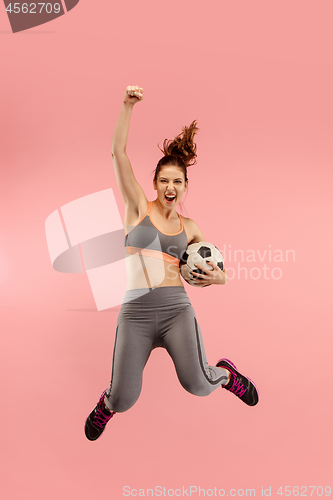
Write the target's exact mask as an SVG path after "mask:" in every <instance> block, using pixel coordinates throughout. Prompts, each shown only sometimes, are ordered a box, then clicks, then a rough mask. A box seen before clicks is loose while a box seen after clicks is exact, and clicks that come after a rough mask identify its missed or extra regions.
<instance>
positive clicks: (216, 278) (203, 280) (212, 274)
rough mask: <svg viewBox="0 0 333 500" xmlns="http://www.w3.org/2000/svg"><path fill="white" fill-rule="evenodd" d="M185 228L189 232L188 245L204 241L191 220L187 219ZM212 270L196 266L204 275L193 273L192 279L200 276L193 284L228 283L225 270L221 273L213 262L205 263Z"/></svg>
mask: <svg viewBox="0 0 333 500" xmlns="http://www.w3.org/2000/svg"><path fill="white" fill-rule="evenodd" d="M187 226H188V231H189V232H190V235H191V236H190V238H191V240H190V241H189V243H188V244H189V245H191V244H192V243H199V241H206V240H205V238H204V236H203V234H202V232H201V231H200V229H199V228H198V226H197V224H196V223H195V222H194V221H193V220H192V219H187ZM207 264H209V265H210V266H211V267H212V268H213V269H212V270H209V269H205V268H204V267H202V266H199V265H197V267H198V268H199V269H201V270H202V271H205V273H206V274H205V275H202V274H198V273H195V272H193V273H192V276H193V278H196V277H197V276H200V278H199V279H198V280H197V281H194V282H195V283H198V284H200V285H225V284H226V282H227V281H228V275H227V273H226V270H225V269H224V270H223V271H222V270H221V269H220V268H219V267H218V266H217V265H216V264H214V263H213V262H207Z"/></svg>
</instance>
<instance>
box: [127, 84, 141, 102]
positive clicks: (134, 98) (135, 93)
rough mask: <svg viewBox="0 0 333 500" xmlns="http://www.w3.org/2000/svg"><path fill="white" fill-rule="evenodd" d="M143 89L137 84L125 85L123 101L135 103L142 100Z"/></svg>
mask: <svg viewBox="0 0 333 500" xmlns="http://www.w3.org/2000/svg"><path fill="white" fill-rule="evenodd" d="M142 94H143V89H142V88H141V87H138V86H137V85H135V86H131V85H129V86H128V87H126V90H125V94H124V102H126V103H130V104H135V103H136V102H138V101H142V99H143V96H142Z"/></svg>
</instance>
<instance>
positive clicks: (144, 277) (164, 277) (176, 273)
mask: <svg viewBox="0 0 333 500" xmlns="http://www.w3.org/2000/svg"><path fill="white" fill-rule="evenodd" d="M125 263H126V271H127V290H134V289H137V288H157V287H162V286H184V285H183V283H182V281H181V278H180V269H179V267H178V266H176V265H175V264H170V263H168V262H165V261H164V260H162V259H156V258H154V257H146V256H140V255H138V254H134V255H127V256H126V259H125Z"/></svg>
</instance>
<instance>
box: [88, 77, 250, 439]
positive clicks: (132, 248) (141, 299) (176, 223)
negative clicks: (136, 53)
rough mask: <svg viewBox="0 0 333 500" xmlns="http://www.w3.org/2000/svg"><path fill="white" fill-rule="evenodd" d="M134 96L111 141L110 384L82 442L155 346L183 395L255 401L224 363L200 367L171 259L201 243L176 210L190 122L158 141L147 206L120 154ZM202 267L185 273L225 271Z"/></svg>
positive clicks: (197, 339) (137, 91) (190, 315)
mask: <svg viewBox="0 0 333 500" xmlns="http://www.w3.org/2000/svg"><path fill="white" fill-rule="evenodd" d="M142 99H143V89H142V88H140V87H138V86H134V87H133V86H128V87H127V88H126V91H125V94H124V98H123V103H122V107H121V111H120V114H119V117H118V121H117V123H116V126H115V129H114V133H113V138H112V160H113V165H114V168H115V172H116V178H117V183H118V186H119V189H120V191H121V194H122V196H123V199H124V201H125V221H124V225H125V232H126V236H125V251H126V259H125V262H126V268H127V291H126V294H125V298H124V301H123V304H122V306H121V310H120V313H119V316H118V320H117V326H116V334H115V341H114V348H113V362H112V374H111V383H110V387H109V388H108V389H106V390H105V391H104V392H103V394H102V395H101V397H100V399H99V401H98V403H97V405H96V407H95V408H94V409H93V411H92V412H91V413H90V415H89V416H88V418H87V420H86V423H85V434H86V437H87V438H88V439H89V440H90V441H95V440H96V439H97V438H98V437H99V436H100V435H101V434H102V432H103V431H104V429H105V426H106V424H107V422H108V421H109V420H110V418H111V417H113V415H114V414H115V413H122V412H125V411H127V410H129V409H130V408H131V407H132V406H133V405H134V403H135V402H136V401H137V399H138V397H139V395H140V392H141V386H142V373H143V369H144V367H145V365H146V363H147V361H148V358H149V356H150V353H151V351H152V350H153V349H154V348H156V347H164V348H165V349H166V350H167V351H168V353H169V354H170V356H171V358H172V360H173V363H174V365H175V369H176V372H177V376H178V378H179V381H180V383H181V385H182V386H183V387H184V389H185V390H186V391H188V392H190V393H191V394H195V395H196V396H207V395H208V394H210V393H211V392H213V391H215V389H217V388H218V387H220V386H221V387H223V388H224V389H227V390H228V391H230V392H232V393H233V394H235V395H236V396H238V397H239V398H240V399H241V400H242V401H243V402H244V403H246V404H247V405H249V406H254V405H256V404H257V403H258V392H257V389H256V387H255V385H254V384H253V382H252V381H251V380H250V379H249V378H247V377H245V376H244V375H241V374H240V373H239V372H238V371H237V369H236V366H235V365H234V364H233V363H232V362H231V361H229V360H227V359H224V358H223V359H220V360H219V361H218V362H217V364H216V366H210V365H209V364H208V362H207V359H206V354H205V349H204V344H203V340H202V335H201V331H200V327H199V324H198V322H197V319H196V316H195V312H194V310H193V307H192V305H191V302H190V300H189V298H188V295H187V293H186V291H185V289H184V286H183V283H182V281H181V279H180V268H179V262H180V259H181V257H182V255H183V253H184V252H185V251H186V248H187V246H188V245H190V244H191V243H195V242H199V241H205V238H204V236H203V234H202V232H201V231H200V229H199V228H198V226H197V224H196V223H195V222H194V221H193V220H191V219H188V218H186V217H181V216H180V215H179V214H178V213H177V212H176V207H177V205H178V203H179V202H180V201H181V199H182V196H183V194H184V192H185V191H186V189H187V187H188V179H187V167H188V166H190V165H193V164H194V163H195V161H196V160H195V159H196V145H195V144H194V141H193V138H194V135H195V134H196V132H197V130H198V128H197V126H196V122H195V121H193V122H192V123H191V125H190V126H189V127H184V128H183V132H182V134H179V135H178V136H177V137H175V139H174V140H173V141H167V140H165V141H164V143H163V150H161V151H162V152H163V153H164V156H163V157H162V158H161V159H160V161H159V162H158V164H157V167H156V170H155V175H154V179H153V185H154V189H155V190H156V192H157V193H156V194H157V197H156V199H155V200H154V201H149V202H148V200H147V198H146V196H145V194H144V192H143V190H142V188H141V187H140V185H139V184H138V182H137V180H136V178H135V177H134V174H133V170H132V167H131V164H130V161H129V159H128V157H127V154H126V144H127V136H128V130H129V123H130V117H131V113H132V109H133V106H134V104H135V103H137V102H139V101H141V100H142ZM210 265H211V266H212V267H213V269H212V270H206V269H205V270H204V271H205V273H206V274H205V275H199V274H198V273H194V272H193V276H194V277H197V278H198V280H199V279H200V278H201V279H200V284H203V285H212V284H216V285H224V284H225V283H226V282H227V280H228V276H227V273H226V271H225V270H223V271H222V270H221V269H220V268H219V267H217V266H216V265H215V264H213V262H210ZM198 268H199V269H202V270H203V268H202V267H200V266H198ZM198 283H199V281H198Z"/></svg>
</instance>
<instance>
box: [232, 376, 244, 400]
mask: <svg viewBox="0 0 333 500" xmlns="http://www.w3.org/2000/svg"><path fill="white" fill-rule="evenodd" d="M233 378H234V380H233V383H232V386H231V387H230V388H229V389H228V390H229V391H230V392H233V393H234V394H236V396H238V397H239V398H240V397H242V396H243V394H245V392H246V388H245V387H244V385H243V384H242V382H241V381H240V380H239V378H238V377H237V376H236V375H233Z"/></svg>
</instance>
